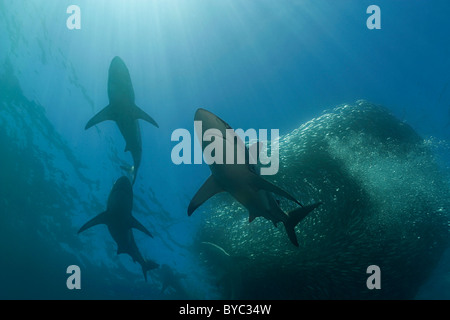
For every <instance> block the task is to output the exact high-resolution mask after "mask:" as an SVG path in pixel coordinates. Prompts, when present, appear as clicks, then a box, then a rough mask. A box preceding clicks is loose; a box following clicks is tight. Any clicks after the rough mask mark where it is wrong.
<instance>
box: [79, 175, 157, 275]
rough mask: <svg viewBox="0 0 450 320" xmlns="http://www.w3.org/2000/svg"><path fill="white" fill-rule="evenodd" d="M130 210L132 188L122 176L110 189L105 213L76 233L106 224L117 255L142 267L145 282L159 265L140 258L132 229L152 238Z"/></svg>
mask: <svg viewBox="0 0 450 320" xmlns="http://www.w3.org/2000/svg"><path fill="white" fill-rule="evenodd" d="M132 210H133V188H132V186H131V182H130V179H128V178H127V177H125V176H123V177H121V178H119V179H118V180H117V181H116V182H115V183H114V186H113V187H112V190H111V192H110V194H109V197H108V205H107V209H106V211H105V212H102V213H100V214H99V215H98V216H96V217H95V218H93V219H91V220H89V221H88V222H86V223H85V224H84V225H83V226H82V227H81V228H80V230H79V231H78V233H81V232H83V231H84V230H86V229H89V228H91V227H93V226H96V225H98V224H106V226H107V227H108V230H109V233H110V234H111V236H112V237H113V239H114V241H115V242H116V243H117V246H118V248H117V254H120V253H126V254H128V255H129V256H130V257H131V258H132V259H133V261H134V262H138V263H139V264H140V265H141V267H142V272H143V273H144V278H145V281H147V271H148V270H151V269H155V268H158V267H159V265H158V264H157V263H155V262H153V261H151V260H146V259H144V258H143V257H142V255H141V253H140V252H139V249H138V247H137V245H136V242H135V240H134V236H133V231H132V228H135V229H138V230H140V231H142V232H144V233H145V234H147V235H148V236H150V237H152V238H153V236H152V234H151V233H150V232H149V231H148V230H147V229H146V228H145V227H144V226H143V225H142V224H141V223H140V222H139V221H137V220H136V219H135V218H134V217H133V216H132Z"/></svg>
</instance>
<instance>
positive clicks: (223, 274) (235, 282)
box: [200, 241, 248, 300]
mask: <svg viewBox="0 0 450 320" xmlns="http://www.w3.org/2000/svg"><path fill="white" fill-rule="evenodd" d="M200 250H201V252H202V253H203V254H204V255H205V258H206V260H207V262H208V264H209V265H210V266H211V267H213V268H214V269H215V271H216V274H217V277H218V283H217V284H218V285H219V286H220V287H221V288H222V289H223V293H224V299H230V300H235V299H239V296H240V292H241V290H242V273H241V270H240V263H242V262H243V261H245V260H246V259H248V258H247V257H240V256H233V255H230V254H229V253H228V252H227V251H225V249H224V248H222V247H221V246H219V245H217V244H215V243H213V242H207V241H205V242H201V243H200Z"/></svg>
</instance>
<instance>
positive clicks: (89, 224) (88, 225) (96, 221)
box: [77, 211, 107, 234]
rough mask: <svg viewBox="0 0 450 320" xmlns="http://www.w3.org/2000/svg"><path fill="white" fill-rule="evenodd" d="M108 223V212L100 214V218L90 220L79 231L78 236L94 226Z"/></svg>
mask: <svg viewBox="0 0 450 320" xmlns="http://www.w3.org/2000/svg"><path fill="white" fill-rule="evenodd" d="M106 222H107V215H106V211H105V212H102V213H100V214H99V215H98V216H96V217H95V218H92V219H91V220H89V221H88V222H86V223H85V224H84V225H83V226H82V227H81V228H80V230H78V232H77V233H78V234H79V233H81V232H83V231H84V230H87V229H89V228H91V227H93V226H96V225H98V224H106Z"/></svg>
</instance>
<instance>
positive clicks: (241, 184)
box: [188, 108, 322, 247]
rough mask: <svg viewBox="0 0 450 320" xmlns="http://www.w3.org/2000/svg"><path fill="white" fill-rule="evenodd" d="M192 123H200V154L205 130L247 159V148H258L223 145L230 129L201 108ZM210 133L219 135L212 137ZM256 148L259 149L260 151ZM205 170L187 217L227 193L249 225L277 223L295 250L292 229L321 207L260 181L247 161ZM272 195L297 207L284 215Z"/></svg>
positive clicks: (214, 166) (259, 176)
mask: <svg viewBox="0 0 450 320" xmlns="http://www.w3.org/2000/svg"><path fill="white" fill-rule="evenodd" d="M194 121H201V123H202V126H201V131H202V132H196V133H197V137H198V138H199V140H200V143H201V144H202V150H203V151H204V149H205V147H206V145H205V144H203V137H204V134H205V132H207V131H208V130H209V129H215V130H209V132H210V134H211V135H213V136H214V135H215V139H224V140H225V141H224V143H223V144H222V145H226V144H227V143H235V146H236V148H239V145H240V146H241V147H242V149H237V151H238V152H239V150H244V152H245V153H246V155H247V159H249V157H250V156H251V152H250V151H249V148H252V147H253V146H257V145H259V144H258V143H256V144H254V145H252V146H250V147H247V146H246V145H245V144H244V142H243V141H242V140H241V139H240V137H239V136H237V135H235V136H234V137H233V138H232V139H233V140H234V141H231V142H230V141H226V138H225V137H227V135H226V132H227V129H231V127H230V125H229V124H227V123H226V122H225V121H223V120H222V119H220V118H219V117H218V116H216V115H215V114H213V113H212V112H210V111H208V110H205V109H203V108H199V109H198V110H197V111H196V113H195V117H194ZM214 132H217V133H220V134H215V133H214ZM208 140H210V141H211V140H212V139H211V138H210V139H208ZM236 142H237V143H236ZM258 148H259V149H261V148H260V147H258ZM224 149H225V148H224ZM224 152H225V151H224ZM234 155H235V156H237V152H235V153H234ZM224 157H225V156H224ZM209 167H210V169H211V175H210V176H209V178H208V179H207V180H206V182H205V183H204V184H203V185H202V186H201V187H200V189H199V190H198V191H197V193H196V194H195V195H194V197H193V198H192V200H191V202H190V203H189V206H188V216H191V215H192V214H193V213H194V211H195V210H196V209H197V208H198V207H200V206H201V205H202V204H203V203H204V202H206V201H207V200H208V199H210V198H211V197H212V196H214V195H216V194H218V193H221V192H228V193H229V194H231V195H232V196H233V197H234V198H235V199H236V200H237V201H238V202H239V203H240V204H242V205H243V206H244V207H245V208H246V209H247V210H248V212H249V222H252V221H253V220H254V219H255V218H256V217H264V218H266V219H267V220H269V221H272V222H273V224H274V225H275V226H277V224H278V223H279V222H281V223H283V224H284V227H285V229H286V233H287V235H288V237H289V240H290V241H291V242H292V244H294V245H295V246H297V247H298V246H299V244H298V240H297V236H296V234H295V227H296V226H297V225H298V224H299V223H300V222H301V221H302V220H303V219H304V218H305V217H306V216H307V215H308V214H309V213H310V212H311V211H313V210H314V209H316V208H317V207H319V206H320V205H321V204H322V203H321V202H317V203H314V204H311V205H307V206H303V205H302V204H301V203H300V202H299V201H298V200H297V199H295V198H294V197H293V196H292V195H290V194H289V193H287V192H286V191H284V190H283V189H281V188H279V187H277V186H276V185H274V184H273V183H271V182H269V181H267V180H265V179H264V178H262V176H261V175H260V174H259V172H258V169H257V167H256V166H255V165H253V164H251V162H250V161H246V162H245V163H243V164H239V163H238V162H237V161H235V162H234V163H232V164H227V163H225V161H223V163H222V164H219V163H216V162H213V163H211V164H210V165H209ZM274 194H276V195H279V196H281V197H284V198H286V199H288V200H291V201H293V202H295V203H297V204H298V205H299V206H300V207H299V208H297V209H295V210H292V211H290V212H287V213H286V212H284V211H283V210H282V209H281V208H280V203H279V201H278V200H277V199H276V198H275V196H274Z"/></svg>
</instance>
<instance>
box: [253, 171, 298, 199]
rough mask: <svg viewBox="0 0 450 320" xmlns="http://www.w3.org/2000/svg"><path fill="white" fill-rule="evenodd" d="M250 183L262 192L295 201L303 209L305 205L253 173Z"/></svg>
mask: <svg viewBox="0 0 450 320" xmlns="http://www.w3.org/2000/svg"><path fill="white" fill-rule="evenodd" d="M250 183H251V184H252V186H253V187H254V188H255V189H257V190H261V189H262V190H266V191H269V192H272V193H275V194H278V195H279V196H282V197H285V198H286V199H288V200H291V201H294V202H295V203H297V204H298V205H299V206H301V207H303V205H302V204H301V203H300V202H299V201H298V200H297V199H295V198H294V197H293V196H291V195H290V194H289V193H287V192H286V191H284V190H283V189H281V188H279V187H277V186H276V185H274V184H273V183H271V182H269V181H267V180H265V179H263V178H262V177H261V176H258V175H256V174H254V173H252V175H251V181H250Z"/></svg>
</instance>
